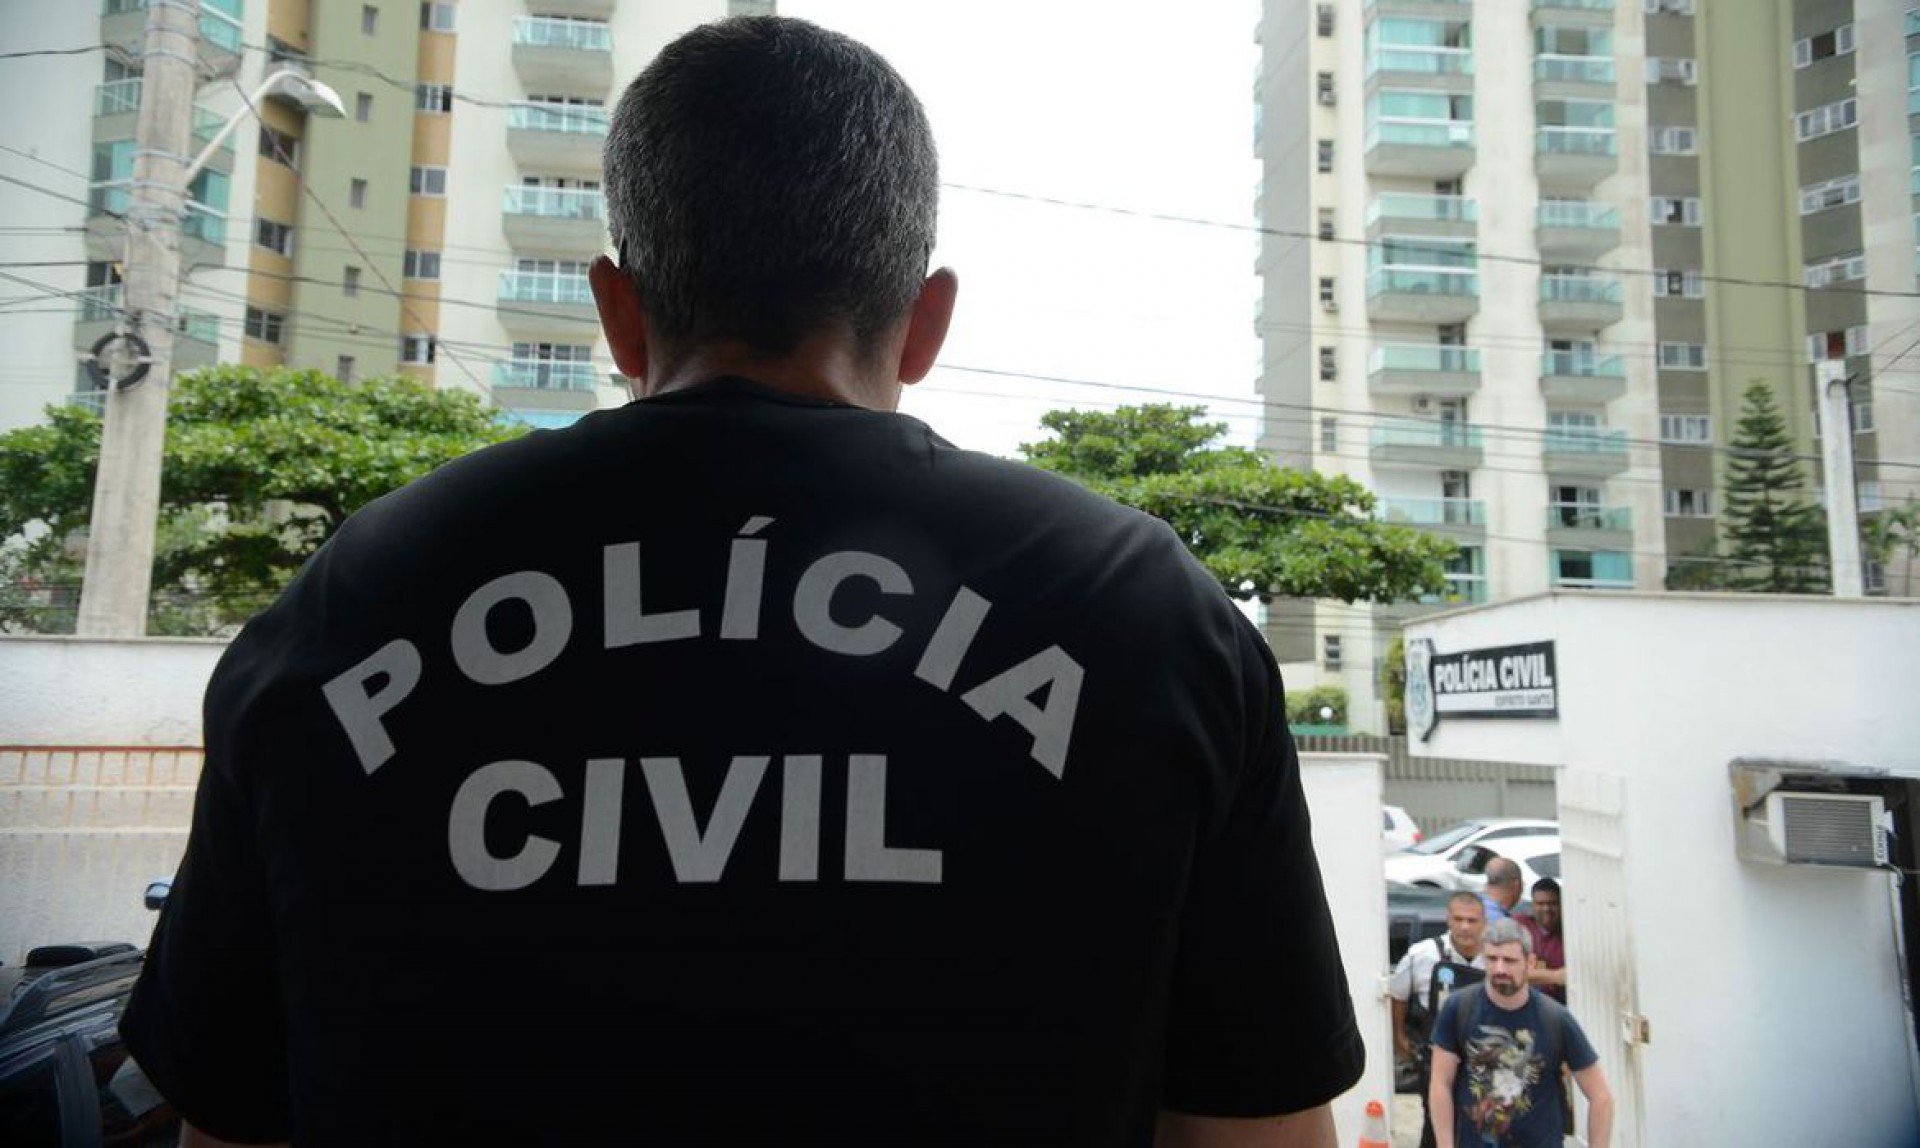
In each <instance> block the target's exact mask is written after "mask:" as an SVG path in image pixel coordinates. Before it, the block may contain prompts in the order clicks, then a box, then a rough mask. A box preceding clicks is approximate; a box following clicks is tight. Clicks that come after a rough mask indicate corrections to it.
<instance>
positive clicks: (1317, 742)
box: [1294, 734, 1559, 834]
mask: <svg viewBox="0 0 1920 1148" xmlns="http://www.w3.org/2000/svg"><path fill="white" fill-rule="evenodd" d="M1294 742H1295V744H1296V745H1297V746H1298V747H1299V749H1300V752H1302V753H1377V754H1380V755H1382V756H1384V757H1385V758H1386V759H1387V765H1386V784H1385V786H1384V796H1383V800H1384V801H1385V802H1386V804H1388V805H1398V806H1399V807H1401V808H1402V809H1405V810H1406V811H1407V814H1408V815H1409V816H1411V817H1412V818H1413V820H1414V824H1416V825H1418V826H1419V827H1420V832H1422V833H1426V834H1432V833H1436V832H1438V831H1439V830H1442V829H1445V828H1447V827H1448V826H1450V825H1456V824H1458V823H1460V822H1462V821H1465V820H1466V819H1468V818H1469V817H1557V816H1559V813H1558V805H1557V800H1556V798H1555V795H1554V775H1555V772H1556V771H1555V770H1554V769H1553V768H1552V767H1550V766H1545V765H1521V764H1518V763H1516V762H1503V761H1468V760H1464V759H1460V758H1447V757H1415V756H1413V754H1412V753H1411V752H1410V751H1409V749H1408V748H1407V739H1406V738H1405V737H1371V736H1367V735H1364V734H1350V735H1347V736H1329V735H1325V734H1300V735H1296V736H1295V738H1294Z"/></svg>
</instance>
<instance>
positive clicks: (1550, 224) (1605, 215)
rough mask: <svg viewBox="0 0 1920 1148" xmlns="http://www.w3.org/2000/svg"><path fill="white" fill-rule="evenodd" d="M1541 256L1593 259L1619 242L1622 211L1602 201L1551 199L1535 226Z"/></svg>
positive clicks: (1583, 261)
mask: <svg viewBox="0 0 1920 1148" xmlns="http://www.w3.org/2000/svg"><path fill="white" fill-rule="evenodd" d="M1534 238H1535V239H1536V240H1537V241H1538V243H1539V245H1540V257H1541V258H1542V259H1549V260H1551V259H1564V260H1566V261H1567V262H1569V263H1591V262H1593V261H1594V260H1596V259H1598V258H1600V257H1601V256H1602V255H1605V254H1606V253H1607V252H1609V251H1612V250H1613V249H1614V248H1616V247H1618V246H1620V212H1619V211H1617V210H1615V209H1614V208H1611V207H1608V206H1607V205H1605V204H1603V203H1592V202H1587V201H1579V202H1570V201H1566V200H1548V201H1546V202H1543V203H1542V204H1541V205H1540V211H1539V215H1538V216H1537V220H1536V224H1535V227H1534Z"/></svg>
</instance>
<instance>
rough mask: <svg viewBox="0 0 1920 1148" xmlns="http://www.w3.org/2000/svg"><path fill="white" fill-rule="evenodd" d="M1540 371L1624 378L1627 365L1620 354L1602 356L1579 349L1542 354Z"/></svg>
mask: <svg viewBox="0 0 1920 1148" xmlns="http://www.w3.org/2000/svg"><path fill="white" fill-rule="evenodd" d="M1540 373H1541V374H1543V375H1574V376H1577V377H1579V378H1583V379H1624V378H1626V377H1627V365H1626V363H1625V362H1624V361H1623V360H1622V359H1621V358H1620V356H1618V355H1608V356H1606V357H1605V358H1601V357H1599V356H1596V355H1588V354H1582V353H1580V352H1578V351H1548V352H1546V353H1544V354H1542V355H1541V356H1540Z"/></svg>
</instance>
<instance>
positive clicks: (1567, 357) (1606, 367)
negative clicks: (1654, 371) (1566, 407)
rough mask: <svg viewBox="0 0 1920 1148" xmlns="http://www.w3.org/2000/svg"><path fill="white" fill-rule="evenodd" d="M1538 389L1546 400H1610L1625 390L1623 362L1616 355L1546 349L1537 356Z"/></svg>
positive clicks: (1576, 401) (1625, 368)
mask: <svg viewBox="0 0 1920 1148" xmlns="http://www.w3.org/2000/svg"><path fill="white" fill-rule="evenodd" d="M1540 393H1541V394H1542V395H1544V396H1546V398H1547V399H1548V400H1549V401H1559V402H1568V403H1610V402H1612V401H1613V400H1615V399H1617V398H1619V397H1620V396H1621V395H1624V394H1626V393H1627V367H1626V363H1625V362H1623V361H1622V360H1621V358H1620V356H1618V355H1608V356H1607V357H1606V358H1604V359H1601V358H1595V357H1593V356H1590V355H1578V354H1573V353H1571V352H1568V351H1548V352H1547V353H1545V354H1544V355H1542V356H1540Z"/></svg>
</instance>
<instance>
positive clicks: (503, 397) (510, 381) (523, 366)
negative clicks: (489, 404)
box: [493, 359, 606, 411]
mask: <svg viewBox="0 0 1920 1148" xmlns="http://www.w3.org/2000/svg"><path fill="white" fill-rule="evenodd" d="M605 383H606V376H605V375H603V374H601V373H600V371H599V369H598V368H596V367H595V366H594V365H593V364H592V363H562V362H554V361H552V360H549V359H509V360H507V361H506V362H504V363H495V364H494V366H493V397H494V400H495V401H496V402H498V403H499V404H500V405H501V406H504V407H508V408H511V409H516V410H550V411H590V410H593V409H594V408H595V407H597V406H599V403H600V400H599V396H598V395H597V394H596V393H595V392H596V391H597V390H598V388H599V387H601V386H602V385H604V384H605Z"/></svg>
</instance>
